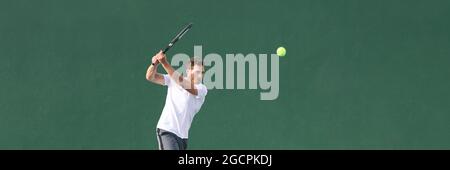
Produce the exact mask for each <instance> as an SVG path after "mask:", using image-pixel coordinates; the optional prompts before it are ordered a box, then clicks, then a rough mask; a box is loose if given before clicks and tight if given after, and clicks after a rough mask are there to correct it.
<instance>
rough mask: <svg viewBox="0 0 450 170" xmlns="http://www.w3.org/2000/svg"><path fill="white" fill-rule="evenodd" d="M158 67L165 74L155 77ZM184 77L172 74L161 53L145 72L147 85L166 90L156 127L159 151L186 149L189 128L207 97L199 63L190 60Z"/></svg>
mask: <svg viewBox="0 0 450 170" xmlns="http://www.w3.org/2000/svg"><path fill="white" fill-rule="evenodd" d="M159 64H161V65H162V67H163V68H164V70H165V71H166V73H167V74H160V73H157V66H158V65H159ZM186 73H187V76H186V77H184V76H182V75H181V74H180V73H178V72H177V71H175V70H174V68H173V67H172V66H171V65H170V64H169V63H168V62H167V59H166V56H165V54H164V53H163V52H162V51H160V52H159V53H157V54H156V55H155V56H153V58H152V64H151V65H150V66H149V67H148V69H147V75H146V78H147V80H148V81H150V82H153V83H155V84H159V85H163V86H167V96H166V103H165V105H164V109H163V110H162V113H161V117H160V118H159V121H158V125H157V126H156V133H157V139H158V145H159V149H160V150H186V149H187V144H188V133H189V128H190V127H191V123H192V120H193V118H194V116H195V115H196V114H197V112H198V111H199V110H200V108H201V107H202V105H203V102H204V101H205V96H206V94H207V93H208V90H207V88H206V86H205V85H203V84H202V83H201V82H202V78H203V74H204V67H203V62H202V60H201V59H199V58H195V57H193V58H191V59H190V62H189V64H187V66H186Z"/></svg>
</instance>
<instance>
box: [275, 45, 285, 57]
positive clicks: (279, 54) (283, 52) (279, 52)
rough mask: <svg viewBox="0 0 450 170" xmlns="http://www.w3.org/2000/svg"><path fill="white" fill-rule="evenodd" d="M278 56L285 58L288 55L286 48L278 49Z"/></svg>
mask: <svg viewBox="0 0 450 170" xmlns="http://www.w3.org/2000/svg"><path fill="white" fill-rule="evenodd" d="M277 55H278V56H280V57H283V56H285V55H286V48H284V47H278V49H277Z"/></svg>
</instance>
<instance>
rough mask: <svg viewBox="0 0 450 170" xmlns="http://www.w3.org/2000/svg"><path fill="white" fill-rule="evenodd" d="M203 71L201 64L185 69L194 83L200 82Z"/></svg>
mask: <svg viewBox="0 0 450 170" xmlns="http://www.w3.org/2000/svg"><path fill="white" fill-rule="evenodd" d="M203 72H204V70H203V66H202V65H194V67H192V68H190V69H188V70H187V73H188V77H189V78H190V79H191V81H194V83H195V84H197V83H200V82H202V79H203Z"/></svg>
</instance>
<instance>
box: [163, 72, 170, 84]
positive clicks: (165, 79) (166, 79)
mask: <svg viewBox="0 0 450 170" xmlns="http://www.w3.org/2000/svg"><path fill="white" fill-rule="evenodd" d="M163 76H164V85H165V86H170V84H171V81H170V76H169V75H167V74H164V75H163Z"/></svg>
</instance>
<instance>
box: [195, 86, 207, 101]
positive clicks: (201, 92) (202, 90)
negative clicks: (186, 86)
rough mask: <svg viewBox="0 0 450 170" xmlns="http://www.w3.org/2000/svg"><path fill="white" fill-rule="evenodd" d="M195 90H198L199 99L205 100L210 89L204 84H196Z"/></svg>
mask: <svg viewBox="0 0 450 170" xmlns="http://www.w3.org/2000/svg"><path fill="white" fill-rule="evenodd" d="M195 88H196V89H197V96H196V97H198V98H203V97H205V96H206V94H207V93H208V88H206V86H205V85H203V84H196V85H195Z"/></svg>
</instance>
